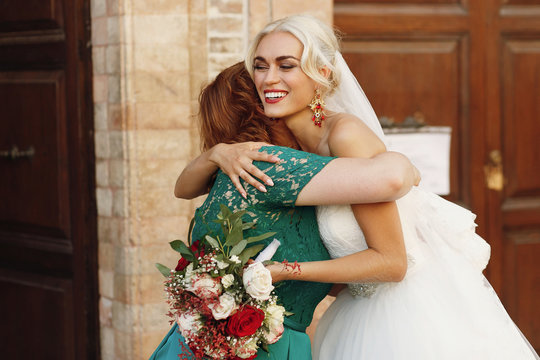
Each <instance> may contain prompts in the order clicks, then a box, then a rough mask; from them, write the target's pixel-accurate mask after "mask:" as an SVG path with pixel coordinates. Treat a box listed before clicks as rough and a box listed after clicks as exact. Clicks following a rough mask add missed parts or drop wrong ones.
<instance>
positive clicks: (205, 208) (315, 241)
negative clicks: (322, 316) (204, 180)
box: [150, 146, 332, 360]
mask: <svg viewBox="0 0 540 360" xmlns="http://www.w3.org/2000/svg"><path fill="white" fill-rule="evenodd" d="M261 150H264V151H266V152H268V153H272V154H275V155H277V156H278V157H279V158H280V159H281V162H280V163H279V164H271V163H266V162H259V163H256V165H257V166H258V167H259V168H260V169H261V170H263V171H264V172H265V173H266V174H267V175H268V176H270V178H272V179H273V181H274V186H269V187H267V190H268V192H267V193H263V192H259V191H258V190H256V189H254V188H253V187H250V186H248V187H246V190H247V192H248V195H247V199H243V198H242V197H241V196H240V194H239V193H238V191H236V189H235V188H234V186H233V184H232V182H231V181H230V179H229V177H228V176H227V175H225V174H224V173H223V172H221V171H220V172H219V173H218V175H217V178H216V181H215V184H214V186H213V187H212V189H211V191H210V194H209V195H208V198H207V199H206V201H205V202H204V204H203V205H202V206H201V207H200V208H198V209H197V210H196V212H195V226H194V229H193V234H192V239H193V240H196V239H197V238H198V237H201V235H203V234H205V233H207V232H208V230H209V229H211V230H212V231H214V232H218V233H219V231H220V229H219V225H217V224H215V223H213V222H211V221H205V219H209V220H211V219H213V218H215V217H216V214H217V213H218V212H219V204H225V205H227V206H228V207H229V208H231V209H234V210H239V209H246V210H247V215H246V217H245V220H246V221H248V218H247V216H250V217H252V219H251V220H250V221H256V222H257V226H256V228H254V229H252V230H250V232H251V233H248V234H246V236H253V235H256V234H255V233H265V232H268V231H273V232H276V235H275V236H274V237H275V238H277V239H278V240H280V242H281V246H280V247H279V248H278V250H277V252H276V253H275V255H274V256H273V258H272V259H273V260H275V261H283V260H291V261H298V262H302V261H314V260H327V259H329V255H328V252H327V250H326V248H325V247H324V245H323V244H322V242H321V240H320V237H319V229H318V227H317V220H316V217H315V209H314V207H312V206H303V207H294V203H295V202H296V198H297V196H298V194H299V193H300V191H301V190H302V188H303V187H304V186H305V185H306V184H307V183H308V182H309V181H310V180H311V179H312V178H313V176H315V175H316V174H317V173H318V172H319V171H320V170H321V169H322V168H323V167H324V166H325V165H326V164H327V163H328V162H330V161H331V160H332V158H329V157H321V156H318V155H315V154H310V153H305V152H302V151H297V150H293V149H289V148H284V147H277V146H272V147H265V148H263V149H261ZM272 238H273V237H272ZM272 238H270V239H267V240H266V243H270V241H271V240H272ZM329 290H330V284H323V283H315V282H303V281H284V282H281V283H279V285H278V286H276V290H275V291H276V294H277V295H278V297H279V301H280V302H281V304H282V305H283V306H284V307H285V308H286V309H287V311H289V312H292V313H293V315H291V316H287V317H286V318H285V332H284V333H283V336H282V337H281V339H280V340H279V341H278V342H276V343H275V344H272V345H270V346H269V352H266V351H264V350H259V352H258V354H257V359H291V360H292V359H294V360H304V359H305V360H309V359H311V345H310V341H309V337H308V336H307V335H306V333H305V330H306V327H307V326H308V325H309V324H310V323H311V318H312V316H313V311H314V310H315V307H316V306H317V304H318V303H319V302H320V301H321V300H322V299H323V298H324V297H325V296H326V294H327V293H328V291H329ZM182 341H183V338H182V336H181V335H180V333H179V331H178V329H177V325H176V324H175V325H174V326H173V327H172V329H171V330H170V331H169V333H168V334H167V335H166V336H165V338H164V339H163V341H162V342H161V344H160V345H159V346H158V348H157V349H156V350H155V351H154V354H152V356H151V357H150V359H151V360H158V359H159V360H173V359H174V360H176V359H178V356H179V354H180V352H181V349H182V348H183V347H184V346H181V345H180V342H182ZM184 348H185V347H184ZM183 355H184V356H183V357H187V358H190V357H189V356H185V354H183Z"/></svg>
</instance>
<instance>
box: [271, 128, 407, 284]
mask: <svg viewBox="0 0 540 360" xmlns="http://www.w3.org/2000/svg"><path fill="white" fill-rule="evenodd" d="M361 125H363V124H361ZM328 147H329V149H330V152H331V153H332V155H336V156H358V157H372V156H373V155H376V154H377V153H380V152H383V151H385V147H384V144H382V142H381V141H380V140H379V139H378V138H377V137H376V136H375V135H374V134H373V133H372V132H371V131H370V130H369V129H367V127H363V126H359V124H358V121H357V120H356V119H354V118H353V119H347V118H344V119H340V121H339V122H338V123H337V124H335V125H334V126H333V127H332V129H331V131H330V136H329V140H328ZM351 208H352V211H353V213H354V216H355V218H356V221H357V222H358V225H359V226H360V228H361V229H362V232H363V233H364V236H365V237H366V243H367V245H368V249H367V250H364V251H360V252H357V253H355V254H352V255H349V256H346V257H342V258H339V259H334V260H330V261H319V262H309V263H303V264H301V267H300V269H301V271H300V272H299V273H294V272H291V271H290V268H288V267H284V266H283V265H282V264H279V265H281V266H279V265H278V266H276V267H275V268H274V273H273V275H275V276H276V279H274V280H275V281H278V280H280V279H293V278H294V279H297V280H305V281H320V282H332V283H343V282H388V281H401V280H402V279H403V277H404V276H405V273H406V271H407V254H406V250H405V245H404V241H403V233H402V231H401V222H400V218H399V213H398V209H397V206H396V204H395V203H394V202H385V203H375V204H363V205H351ZM276 271H277V272H276Z"/></svg>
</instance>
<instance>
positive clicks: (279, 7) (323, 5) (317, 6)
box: [272, 0, 334, 24]
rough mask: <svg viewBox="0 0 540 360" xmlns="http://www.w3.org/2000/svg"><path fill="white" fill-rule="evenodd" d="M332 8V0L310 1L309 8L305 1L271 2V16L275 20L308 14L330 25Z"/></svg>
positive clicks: (281, 0) (273, 0) (277, 0)
mask: <svg viewBox="0 0 540 360" xmlns="http://www.w3.org/2000/svg"><path fill="white" fill-rule="evenodd" d="M333 7H334V3H333V1H332V0H312V1H310V2H309V6H307V4H306V1H305V0H287V1H283V0H272V15H273V16H274V20H275V19H280V18H283V17H286V16H289V15H294V14H309V15H313V16H315V17H317V18H319V19H320V20H322V21H324V22H326V23H328V24H332V17H333V15H334V12H333Z"/></svg>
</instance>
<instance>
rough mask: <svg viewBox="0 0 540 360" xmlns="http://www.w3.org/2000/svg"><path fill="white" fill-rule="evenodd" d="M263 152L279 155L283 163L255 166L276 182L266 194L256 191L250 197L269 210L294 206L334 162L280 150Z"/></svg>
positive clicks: (286, 149)
mask: <svg viewBox="0 0 540 360" xmlns="http://www.w3.org/2000/svg"><path fill="white" fill-rule="evenodd" d="M260 151H265V152H267V153H269V154H272V155H276V156H278V157H279V159H280V160H281V161H280V163H279V164H273V163H268V162H262V161H256V162H254V165H255V166H257V167H258V168H259V169H261V170H262V171H263V172H264V173H265V174H266V175H268V176H269V177H270V178H271V179H272V180H273V181H274V186H267V192H266V193H264V192H260V191H258V190H254V189H253V191H251V192H250V195H251V196H253V197H255V199H256V201H257V202H261V203H264V204H265V205H266V206H269V207H273V206H287V207H292V206H294V204H295V202H296V198H297V197H298V194H300V192H301V191H302V189H303V188H304V186H306V185H307V184H308V183H309V182H310V180H311V179H312V178H313V177H314V176H315V175H317V174H318V173H319V171H321V170H322V169H323V168H324V167H325V166H326V165H327V164H328V163H329V162H330V161H332V160H333V159H334V158H332V157H325V156H319V155H316V154H311V153H307V152H304V151H299V150H294V149H291V148H287V147H281V146H267V147H263V148H261V150H260ZM247 187H250V186H249V185H248V186H247Z"/></svg>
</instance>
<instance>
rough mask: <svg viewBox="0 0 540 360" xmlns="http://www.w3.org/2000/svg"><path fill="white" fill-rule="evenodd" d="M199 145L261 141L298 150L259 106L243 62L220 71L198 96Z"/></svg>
mask: <svg viewBox="0 0 540 360" xmlns="http://www.w3.org/2000/svg"><path fill="white" fill-rule="evenodd" d="M199 106H200V108H199V125H200V136H201V147H202V149H203V150H208V149H210V148H211V147H213V146H214V145H216V144H219V143H228V144H231V143H238V142H245V141H264V142H268V143H271V144H274V145H281V146H288V147H292V148H295V149H299V148H300V146H299V145H298V142H297V141H296V139H295V138H294V135H293V134H292V133H291V132H290V130H289V129H288V128H287V126H286V125H285V123H284V122H283V121H279V120H277V121H276V120H271V119H270V118H268V117H267V116H266V115H265V114H264V112H263V108H262V104H261V101H260V99H259V96H258V95H257V90H256V88H255V85H254V83H253V80H252V79H251V77H250V75H249V73H248V71H247V70H246V68H245V66H244V63H243V62H239V63H237V64H234V65H232V66H230V67H228V68H226V69H225V70H223V71H222V72H221V73H220V74H219V75H218V76H217V77H216V79H215V80H214V81H212V82H211V83H210V84H208V85H207V86H206V87H205V88H204V89H203V90H202V91H201V94H200V95H199Z"/></svg>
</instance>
